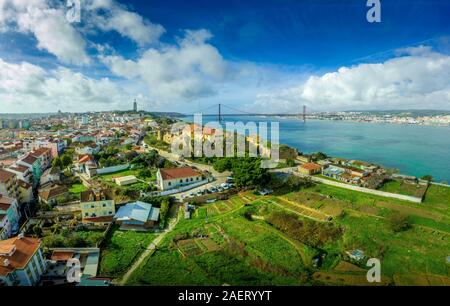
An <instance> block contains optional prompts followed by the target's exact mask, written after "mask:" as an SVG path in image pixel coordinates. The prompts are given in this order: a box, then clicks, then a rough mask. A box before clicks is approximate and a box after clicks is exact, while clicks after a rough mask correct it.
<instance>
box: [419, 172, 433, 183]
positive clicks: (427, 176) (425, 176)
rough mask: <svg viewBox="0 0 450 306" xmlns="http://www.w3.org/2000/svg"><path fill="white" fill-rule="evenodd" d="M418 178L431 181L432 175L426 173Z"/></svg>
mask: <svg viewBox="0 0 450 306" xmlns="http://www.w3.org/2000/svg"><path fill="white" fill-rule="evenodd" d="M420 179H422V180H424V181H428V182H431V181H432V180H433V177H432V176H431V175H429V174H427V175H424V176H422V177H421V178H420Z"/></svg>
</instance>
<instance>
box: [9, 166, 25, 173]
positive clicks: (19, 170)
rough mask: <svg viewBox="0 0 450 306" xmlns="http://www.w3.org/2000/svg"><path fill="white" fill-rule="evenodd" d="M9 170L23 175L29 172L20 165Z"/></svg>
mask: <svg viewBox="0 0 450 306" xmlns="http://www.w3.org/2000/svg"><path fill="white" fill-rule="evenodd" d="M9 169H11V170H14V171H16V172H21V173H25V172H27V171H28V170H29V168H28V167H25V166H22V165H17V166H13V167H9Z"/></svg>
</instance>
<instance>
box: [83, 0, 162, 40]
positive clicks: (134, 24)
mask: <svg viewBox="0 0 450 306" xmlns="http://www.w3.org/2000/svg"><path fill="white" fill-rule="evenodd" d="M85 5H86V14H88V18H89V22H91V23H92V24H94V25H95V26H97V27H99V28H100V29H101V30H103V31H117V32H118V33H120V34H121V35H122V36H124V37H127V38H130V39H131V40H133V41H135V42H136V43H137V44H138V45H140V46H144V45H146V44H151V43H156V42H158V41H159V38H160V36H161V35H162V34H164V33H165V29H164V27H163V26H161V25H159V24H154V23H152V22H150V21H149V20H146V19H144V18H143V17H142V16H140V15H139V14H137V13H134V12H131V11H129V10H127V9H126V8H125V7H124V6H123V5H120V4H118V3H116V2H115V1H112V0H90V1H88V2H87V3H86V4H85Z"/></svg>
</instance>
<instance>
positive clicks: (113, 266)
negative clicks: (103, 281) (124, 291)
mask: <svg viewBox="0 0 450 306" xmlns="http://www.w3.org/2000/svg"><path fill="white" fill-rule="evenodd" d="M155 237H156V235H155V234H152V233H146V232H133V231H120V230H119V229H118V228H117V227H116V228H114V229H113V230H112V233H111V235H110V236H109V237H108V238H107V240H106V242H105V244H104V245H105V247H104V248H102V254H101V255H102V256H101V261H100V270H99V271H100V272H99V275H101V276H104V277H106V276H107V277H119V276H121V275H123V274H124V273H125V272H126V269H127V268H128V267H129V266H130V265H131V263H132V262H133V261H134V260H135V259H136V258H137V257H138V256H139V255H140V254H141V253H142V251H143V250H144V249H145V248H146V247H147V246H148V245H149V244H150V242H151V241H153V240H154V239H155Z"/></svg>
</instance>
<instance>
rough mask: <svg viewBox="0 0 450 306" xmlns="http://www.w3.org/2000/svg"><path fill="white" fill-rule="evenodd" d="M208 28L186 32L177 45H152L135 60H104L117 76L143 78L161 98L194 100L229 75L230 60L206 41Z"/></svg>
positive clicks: (110, 58) (208, 37) (112, 57)
mask: <svg viewBox="0 0 450 306" xmlns="http://www.w3.org/2000/svg"><path fill="white" fill-rule="evenodd" d="M211 37H212V35H211V33H209V32H208V31H206V30H199V31H186V32H185V36H184V37H183V38H180V39H179V40H178V42H177V45H170V46H164V47H162V48H160V49H155V48H150V49H148V50H147V51H145V52H144V54H143V55H142V57H140V58H139V59H138V60H136V61H133V60H129V59H124V58H123V57H121V56H103V57H101V60H102V62H103V63H105V64H106V65H107V66H108V67H109V68H110V69H111V71H112V72H113V73H114V74H116V75H117V76H121V77H124V78H128V79H136V80H139V81H143V82H144V83H145V84H146V85H147V86H148V90H149V92H150V93H151V94H152V95H153V96H155V97H156V98H158V99H162V100H170V99H175V100H177V99H187V100H189V99H194V98H199V97H204V96H209V95H212V94H214V92H215V89H214V85H215V84H216V83H217V82H220V81H224V80H225V79H226V77H227V72H228V68H227V63H226V62H225V60H224V59H223V58H222V56H221V55H220V53H219V51H218V50H217V49H216V48H215V47H213V46H212V45H210V44H208V43H207V40H208V39H210V38H211Z"/></svg>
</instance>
